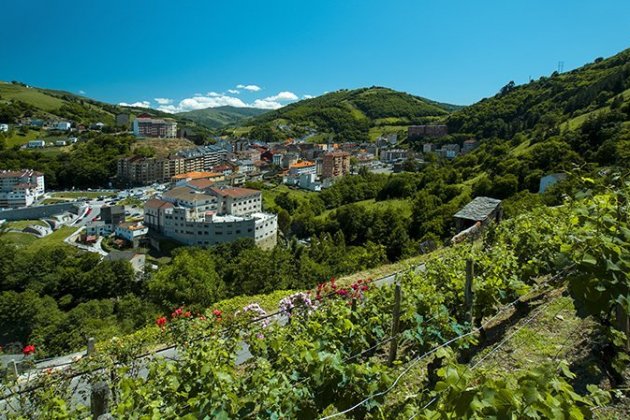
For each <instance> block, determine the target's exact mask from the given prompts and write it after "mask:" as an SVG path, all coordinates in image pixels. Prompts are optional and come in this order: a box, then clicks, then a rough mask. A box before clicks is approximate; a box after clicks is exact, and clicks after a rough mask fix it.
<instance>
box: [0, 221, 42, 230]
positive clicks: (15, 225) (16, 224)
mask: <svg viewBox="0 0 630 420" xmlns="http://www.w3.org/2000/svg"><path fill="white" fill-rule="evenodd" d="M30 225H39V226H48V224H47V223H46V222H43V221H41V220H14V221H10V222H6V223H4V224H3V225H2V226H1V227H2V229H16V230H22V229H24V228H26V227H28V226H30Z"/></svg>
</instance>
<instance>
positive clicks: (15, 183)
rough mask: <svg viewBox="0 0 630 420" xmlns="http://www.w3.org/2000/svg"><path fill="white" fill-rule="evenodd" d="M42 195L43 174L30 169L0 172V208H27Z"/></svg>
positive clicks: (43, 191) (43, 190)
mask: <svg viewBox="0 0 630 420" xmlns="http://www.w3.org/2000/svg"><path fill="white" fill-rule="evenodd" d="M44 193H45V187H44V174H43V173H41V172H37V171H34V170H32V169H22V170H20V171H4V170H3V171H0V208H15V207H28V206H30V205H32V204H33V203H34V202H35V200H37V199H38V198H39V197H41V196H42V195H44Z"/></svg>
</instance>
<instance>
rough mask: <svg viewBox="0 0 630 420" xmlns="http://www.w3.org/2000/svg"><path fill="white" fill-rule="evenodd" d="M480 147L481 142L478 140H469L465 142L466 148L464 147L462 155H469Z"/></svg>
mask: <svg viewBox="0 0 630 420" xmlns="http://www.w3.org/2000/svg"><path fill="white" fill-rule="evenodd" d="M477 146H479V142H477V140H473V139H469V140H465V141H464V147H462V153H468V152H470V151H472V150H475V149H476V148H477Z"/></svg>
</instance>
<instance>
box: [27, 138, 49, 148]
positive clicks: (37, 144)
mask: <svg viewBox="0 0 630 420" xmlns="http://www.w3.org/2000/svg"><path fill="white" fill-rule="evenodd" d="M26 147H28V148H29V149H41V148H44V147H46V142H45V141H44V140H31V141H29V142H28V143H27V144H26Z"/></svg>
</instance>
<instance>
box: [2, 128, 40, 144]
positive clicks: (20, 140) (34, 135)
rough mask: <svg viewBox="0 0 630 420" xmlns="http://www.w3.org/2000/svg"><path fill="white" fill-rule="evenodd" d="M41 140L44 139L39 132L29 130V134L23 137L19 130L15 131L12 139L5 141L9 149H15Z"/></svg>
mask: <svg viewBox="0 0 630 420" xmlns="http://www.w3.org/2000/svg"><path fill="white" fill-rule="evenodd" d="M39 138H42V136H41V133H40V132H39V131H36V130H28V133H27V134H26V135H22V134H20V133H19V132H18V131H17V130H15V132H14V134H13V135H12V136H11V137H8V138H6V139H5V140H4V141H5V144H6V146H7V147H13V146H22V145H23V144H26V143H28V142H29V141H31V140H36V139H39Z"/></svg>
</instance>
